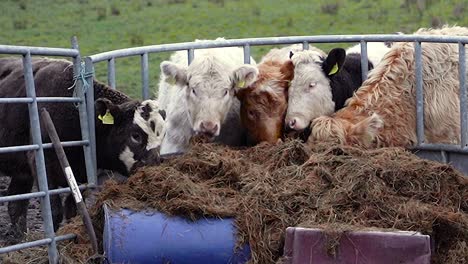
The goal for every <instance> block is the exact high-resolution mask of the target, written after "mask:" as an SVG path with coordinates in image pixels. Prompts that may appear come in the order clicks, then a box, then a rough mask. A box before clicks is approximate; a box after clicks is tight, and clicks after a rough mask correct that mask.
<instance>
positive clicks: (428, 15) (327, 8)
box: [0, 0, 468, 98]
mask: <svg viewBox="0 0 468 264" xmlns="http://www.w3.org/2000/svg"><path fill="white" fill-rule="evenodd" d="M418 3H419V5H418ZM421 3H424V4H425V5H424V6H422V5H421ZM0 10H2V16H0V25H2V26H1V28H0V44H8V45H27V46H46V47H70V38H71V36H73V35H76V36H77V37H78V40H79V44H80V50H81V53H82V55H83V56H86V55H91V54H96V53H99V52H104V51H109V50H114V49H121V48H128V47H136V46H142V45H152V44H164V43H175V42H186V41H193V40H194V39H196V38H198V39H212V38H216V37H225V38H248V37H273V36H298V35H318V34H371V33H393V32H396V31H403V32H406V33H411V32H413V31H415V30H416V29H418V28H420V27H431V26H433V25H437V24H439V23H449V24H451V25H453V24H458V25H460V26H468V16H466V15H465V14H467V13H468V3H467V1H466V0H441V1H435V0H400V1H398V0H396V1H395V0H384V1H372V0H348V1H345V0H328V1H325V0H320V1H313V0H295V1H284V0H270V1H267V0H256V1H253V0H200V1H196V0H134V1H130V0H117V1H111V0H108V1H93V0H74V1H67V0H16V1H15V0H2V1H0ZM319 47H321V48H323V49H325V50H328V49H329V48H331V47H332V45H319ZM270 48H271V47H270V46H262V47H252V53H253V54H252V55H253V56H254V58H255V59H257V60H259V59H260V58H261V56H262V55H263V54H265V53H266V52H267V51H268V49H270ZM169 55H170V54H168V53H161V54H150V83H151V87H152V89H153V91H155V90H156V88H157V83H158V75H159V63H160V62H161V61H162V60H164V59H167V58H168V57H169ZM116 69H117V87H118V88H119V89H121V90H123V91H124V92H126V93H127V94H129V95H131V96H132V97H135V98H138V97H140V94H141V88H140V86H141V84H140V82H141V81H140V78H141V77H140V66H139V58H138V57H134V58H129V59H118V60H117V61H116ZM96 75H97V78H98V79H100V80H103V81H105V80H106V79H107V78H106V68H105V64H104V63H101V64H98V65H97V66H96Z"/></svg>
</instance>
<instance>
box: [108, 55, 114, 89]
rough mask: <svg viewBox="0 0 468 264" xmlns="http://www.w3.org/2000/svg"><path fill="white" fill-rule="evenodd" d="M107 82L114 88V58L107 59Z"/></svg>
mask: <svg viewBox="0 0 468 264" xmlns="http://www.w3.org/2000/svg"><path fill="white" fill-rule="evenodd" d="M107 84H108V85H109V86H110V87H111V88H112V89H115V58H114V57H112V58H110V59H109V60H107Z"/></svg>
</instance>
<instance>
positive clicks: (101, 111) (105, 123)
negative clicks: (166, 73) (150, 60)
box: [96, 99, 166, 175]
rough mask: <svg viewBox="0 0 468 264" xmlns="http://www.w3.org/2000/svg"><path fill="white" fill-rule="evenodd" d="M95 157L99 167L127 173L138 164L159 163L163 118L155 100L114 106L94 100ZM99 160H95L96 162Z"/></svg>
mask: <svg viewBox="0 0 468 264" xmlns="http://www.w3.org/2000/svg"><path fill="white" fill-rule="evenodd" d="M96 117H97V119H96V133H97V135H98V136H97V139H96V141H97V145H98V147H97V149H98V160H101V161H102V162H103V163H104V164H101V166H102V167H104V168H107V169H113V170H117V171H119V172H120V173H122V174H125V175H128V174H129V173H130V172H131V171H132V170H133V169H135V168H137V167H139V166H142V165H151V164H159V162H160V159H159V149H160V145H161V142H162V139H163V137H164V134H165V117H166V114H165V112H164V111H163V110H159V107H158V103H157V101H154V100H146V101H143V102H138V101H130V102H126V103H123V104H120V105H115V104H113V103H112V102H111V101H109V100H107V99H98V100H96ZM98 162H99V161H98Z"/></svg>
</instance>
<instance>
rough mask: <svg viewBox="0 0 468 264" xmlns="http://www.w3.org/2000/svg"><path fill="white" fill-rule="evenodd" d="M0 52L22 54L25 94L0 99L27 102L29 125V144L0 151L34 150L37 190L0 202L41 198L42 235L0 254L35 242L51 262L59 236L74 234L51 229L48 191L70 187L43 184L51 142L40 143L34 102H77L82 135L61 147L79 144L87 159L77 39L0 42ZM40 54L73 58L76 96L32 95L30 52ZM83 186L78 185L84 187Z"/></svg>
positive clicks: (89, 168) (90, 170)
mask: <svg viewBox="0 0 468 264" xmlns="http://www.w3.org/2000/svg"><path fill="white" fill-rule="evenodd" d="M0 54H13V55H21V56H22V58H23V73H24V79H25V82H26V97H20V98H0V103H2V104H11V103H25V104H28V108H29V122H30V126H31V138H32V144H31V145H24V146H11V147H1V148H0V153H2V154H3V153H13V152H20V151H34V157H35V161H36V162H35V163H36V171H37V185H38V189H39V191H38V192H32V193H27V194H18V195H12V196H4V197H0V203H6V202H11V201H20V200H27V199H30V198H37V197H40V199H41V215H42V219H43V221H44V232H45V238H44V239H40V240H36V241H31V242H25V243H21V244H16V245H12V246H7V247H3V248H0V254H2V253H7V252H11V251H16V250H21V249H26V248H30V247H37V246H43V245H47V246H48V254H49V261H50V262H51V263H57V261H58V252H57V246H56V243H57V242H59V241H62V240H69V239H73V238H75V237H76V236H75V235H74V234H67V235H62V236H56V235H55V232H54V227H53V222H52V211H51V205H50V195H58V194H61V193H70V192H71V191H70V188H61V189H55V190H49V188H48V184H47V175H46V169H45V168H46V167H45V162H44V149H47V148H52V143H47V144H44V143H43V142H42V135H41V129H40V124H39V112H38V110H39V109H38V103H45V102H47V103H51V102H53V103H76V104H78V111H79V116H80V123H81V124H80V126H81V134H82V139H81V140H80V141H68V142H62V145H63V147H72V146H83V149H84V154H85V159H87V160H89V161H91V159H92V157H91V147H90V144H89V143H90V141H89V135H90V133H89V125H88V120H89V118H88V115H87V112H86V100H85V96H84V94H83V89H82V88H83V83H82V81H81V79H80V78H79V76H80V73H81V72H82V71H81V57H80V52H79V50H78V42H77V40H76V38H73V39H72V48H71V49H62V48H43V47H23V46H6V45H0ZM33 55H42V56H60V57H71V58H72V59H73V66H74V67H73V72H74V76H75V78H76V87H75V89H76V94H77V97H36V90H35V87H34V76H33V70H32V62H31V56H33ZM92 164H93V163H92V162H88V163H87V164H86V165H87V166H86V173H87V175H88V177H89V176H91V175H95V170H94V167H92V166H91V165H92ZM85 187H86V186H80V188H81V189H84V188H85Z"/></svg>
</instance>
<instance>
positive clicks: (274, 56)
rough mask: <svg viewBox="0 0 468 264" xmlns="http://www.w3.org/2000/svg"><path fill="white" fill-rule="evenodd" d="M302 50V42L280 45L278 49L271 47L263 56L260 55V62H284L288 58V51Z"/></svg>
mask: <svg viewBox="0 0 468 264" xmlns="http://www.w3.org/2000/svg"><path fill="white" fill-rule="evenodd" d="M302 50H303V49H302V44H294V45H289V46H286V47H282V48H280V49H278V48H274V49H271V50H270V51H269V52H268V53H267V54H265V56H263V57H262V60H261V61H260V64H262V63H264V62H265V61H269V60H273V61H280V62H284V61H286V60H288V59H289V53H290V52H291V51H292V52H293V53H296V52H298V51H302Z"/></svg>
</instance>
